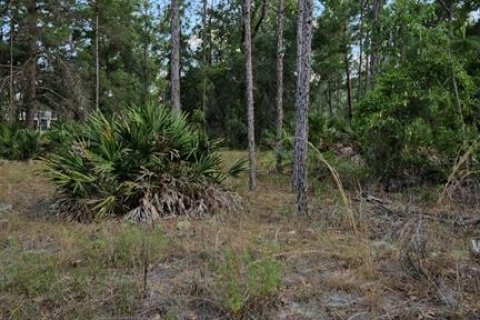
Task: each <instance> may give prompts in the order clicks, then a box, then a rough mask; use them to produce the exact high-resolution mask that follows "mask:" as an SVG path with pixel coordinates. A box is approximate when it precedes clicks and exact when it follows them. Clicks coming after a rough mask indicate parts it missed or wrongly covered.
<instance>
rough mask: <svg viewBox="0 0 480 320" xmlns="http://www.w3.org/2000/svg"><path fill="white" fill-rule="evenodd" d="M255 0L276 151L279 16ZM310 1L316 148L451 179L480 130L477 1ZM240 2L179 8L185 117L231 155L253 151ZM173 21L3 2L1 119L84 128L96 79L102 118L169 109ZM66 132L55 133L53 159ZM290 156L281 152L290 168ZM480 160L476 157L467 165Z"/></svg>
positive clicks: (267, 132) (258, 76) (24, 0)
mask: <svg viewBox="0 0 480 320" xmlns="http://www.w3.org/2000/svg"><path fill="white" fill-rule="evenodd" d="M251 2H252V10H251V11H252V12H251V15H252V17H251V20H252V22H251V23H252V26H251V27H252V52H253V74H254V79H253V80H254V88H255V90H254V101H255V137H256V140H257V143H259V145H261V146H263V147H266V148H271V147H273V146H274V145H275V143H274V142H275V141H274V140H275V136H276V133H275V131H274V130H275V121H276V119H275V116H276V109H275V103H274V101H275V95H276V86H277V83H276V82H275V81H274V79H275V76H274V75H275V72H276V70H275V65H276V61H275V59H276V56H277V52H276V51H277V48H276V44H277V39H276V34H275V32H274V31H275V30H276V29H277V18H278V16H279V12H278V10H276V9H275V8H276V5H277V1H267V0H252V1H251ZM314 3H315V8H316V9H315V11H314V21H313V25H314V37H313V42H312V52H313V60H312V77H311V81H310V84H311V88H312V89H311V92H310V96H311V108H310V141H311V142H312V143H313V144H314V145H315V146H316V147H317V148H319V149H320V150H321V151H323V152H329V153H330V154H331V156H332V157H334V158H335V157H336V158H338V156H339V152H338V150H340V149H342V148H343V147H350V148H352V149H353V150H354V151H355V152H356V153H358V155H359V156H360V157H361V161H360V162H362V165H363V163H366V165H367V167H368V170H369V172H370V177H371V178H373V179H374V180H379V181H381V182H382V183H386V184H390V183H391V182H393V181H398V180H400V181H404V182H408V184H409V185H410V184H417V183H423V182H425V181H428V182H434V183H438V182H444V181H445V180H446V179H447V177H448V176H449V175H450V173H451V169H452V167H454V164H455V161H456V159H457V158H458V157H459V155H462V154H464V153H465V152H466V151H467V150H469V148H470V147H471V146H476V145H477V144H476V140H477V137H478V136H479V133H480V132H479V128H480V120H479V119H480V118H479V117H480V116H479V115H480V109H479V105H480V89H479V88H480V77H479V75H480V62H479V61H480V3H479V2H478V1H474V0H467V1H463V0H462V1H460V0H442V1H427V0H420V1H417V0H393V1H384V0H369V1H367V0H342V1H337V0H322V1H314ZM241 5H242V1H241V0H234V1H226V0H219V1H213V2H210V1H207V0H202V1H185V0H184V1H181V13H180V15H181V20H182V28H181V29H182V37H181V54H180V60H181V61H180V62H181V102H182V109H183V110H184V111H185V112H186V113H187V114H188V117H189V119H191V120H193V122H194V123H195V126H197V127H198V128H202V129H204V130H205V131H206V132H207V133H208V134H209V135H210V136H214V137H222V138H224V140H223V141H224V145H225V146H228V147H230V148H245V147H246V145H247V125H246V122H247V121H246V120H247V119H246V112H245V98H244V94H243V93H244V89H245V88H244V87H245V74H244V73H245V72H244V66H243V63H244V59H243V56H244V55H243V45H242V44H243V40H244V35H243V27H242V23H241ZM296 11H297V1H293V0H286V1H285V12H284V14H285V32H284V38H285V39H284V48H283V51H282V53H283V55H284V88H285V90H284V99H283V100H284V106H283V107H284V113H285V117H284V122H285V123H284V127H283V128H284V130H285V133H284V135H283V136H284V138H285V141H286V140H288V139H290V138H291V137H292V136H293V128H294V127H295V126H294V120H295V119H294V104H295V88H296V67H297V66H296V26H297V16H296V15H297V12H296ZM97 17H98V25H97V19H96V18H97ZM169 18H170V8H169V5H168V1H156V0H106V1H98V2H97V1H89V2H86V1H75V0H71V1H61V2H51V1H44V0H20V1H15V2H13V1H1V0H0V24H1V25H2V29H1V30H2V32H1V34H0V66H1V68H0V74H1V80H2V81H1V85H0V96H1V98H2V99H1V102H0V118H1V119H3V120H4V121H5V122H7V121H9V122H22V121H23V120H19V119H24V117H23V116H22V112H25V111H28V110H30V109H34V110H53V111H54V114H55V115H58V116H59V117H60V120H59V121H58V122H62V123H64V122H65V121H69V120H73V121H78V120H85V119H86V118H88V115H89V114H90V113H91V112H93V111H94V110H95V101H96V96H95V95H96V92H95V89H96V87H95V80H96V75H97V72H98V77H99V79H98V80H99V92H98V95H99V96H98V100H99V106H98V107H99V109H100V110H101V111H102V112H104V114H105V115H106V117H107V118H110V117H111V116H112V115H113V114H115V113H118V112H119V108H124V107H126V106H129V105H131V104H142V103H145V102H146V101H149V100H153V101H161V102H162V103H164V104H165V105H168V100H169V99H168V97H169V85H168V80H169V78H170V66H169V60H170V51H171V48H170V44H169V39H170V35H169ZM32 26H35V27H34V28H33V27H32ZM96 42H98V47H97V46H96V45H95V44H96ZM97 58H98V70H96V59H97ZM32 64H33V68H32ZM33 93H34V94H33ZM13 115H15V116H13ZM62 125H63V124H60V126H62ZM13 126H16V125H15V124H14V125H13ZM67 131H70V130H67ZM67 131H56V132H55V133H53V134H52V135H51V140H50V141H52V142H51V144H52V145H49V147H48V148H49V150H48V151H50V150H51V149H52V148H55V147H54V146H53V145H59V144H61V143H62V141H61V140H64V138H63V134H64V133H67ZM72 131H73V130H72ZM24 133H26V131H21V132H20V133H19V135H22V134H24ZM379 137H381V139H379ZM24 138H25V135H24ZM24 138H21V139H18V140H22V139H23V140H26V139H24ZM6 140H8V139H6ZM15 140H17V139H15ZM20 143H21V142H18V144H20ZM22 144H23V143H22ZM27 144H28V143H27ZM17 150H18V148H17ZM290 151H291V149H289V146H288V144H286V146H285V150H283V154H284V156H283V159H285V160H286V161H287V163H285V166H288V160H289V157H290V159H291V155H290V153H291V152H290ZM36 153H37V152H36V151H34V152H33V153H32V155H28V154H27V155H22V156H15V157H16V158H28V157H31V156H35V154H36ZM9 154H13V153H12V152H10V153H9ZM2 157H10V156H6V155H2ZM477 159H478V150H475V151H474V152H472V155H471V157H470V159H469V161H468V166H469V167H468V170H470V171H472V172H475V171H476V169H478V168H477V167H476V166H477V165H478V161H477ZM336 160H337V159H332V161H336ZM285 166H284V167H285ZM313 168H314V169H313V171H314V172H318V170H319V168H317V167H316V166H315V165H314V166H313ZM323 169H324V168H323ZM323 169H322V168H320V172H322V170H323ZM464 169H466V168H464ZM315 175H316V176H317V177H319V178H321V177H322V175H321V174H320V175H318V174H316V173H314V175H313V176H315Z"/></svg>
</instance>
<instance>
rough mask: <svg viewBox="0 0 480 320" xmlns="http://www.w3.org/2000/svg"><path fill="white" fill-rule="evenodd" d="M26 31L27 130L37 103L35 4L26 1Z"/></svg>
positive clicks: (33, 123)
mask: <svg viewBox="0 0 480 320" xmlns="http://www.w3.org/2000/svg"><path fill="white" fill-rule="evenodd" d="M27 30H28V45H29V51H30V55H29V59H28V62H27V67H26V77H27V90H26V108H27V112H26V125H27V126H28V127H29V128H33V127H34V126H35V112H36V107H37V106H36V103H37V2H36V0H30V1H28V6H27Z"/></svg>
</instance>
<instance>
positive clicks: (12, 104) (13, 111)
mask: <svg viewBox="0 0 480 320" xmlns="http://www.w3.org/2000/svg"><path fill="white" fill-rule="evenodd" d="M9 5H10V8H9V9H10V10H9V15H10V97H9V98H10V116H9V121H10V123H11V124H14V123H15V122H16V120H17V112H16V109H15V100H14V95H15V93H14V92H13V90H14V89H13V33H14V28H15V24H14V22H13V1H10V4H9Z"/></svg>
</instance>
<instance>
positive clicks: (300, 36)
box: [292, 0, 305, 191]
mask: <svg viewBox="0 0 480 320" xmlns="http://www.w3.org/2000/svg"><path fill="white" fill-rule="evenodd" d="M304 2H305V1H304V0H298V7H297V39H296V42H297V58H296V60H297V61H296V62H297V66H296V76H297V89H296V90H297V91H296V97H295V117H296V121H297V122H296V126H297V127H298V117H299V115H298V112H299V99H300V87H301V73H302V46H303V40H304V39H303V19H304V15H303V11H304V6H305V3H304ZM294 138H295V141H294V145H295V147H294V159H295V160H294V168H293V172H292V190H293V191H297V190H298V170H297V169H296V158H297V139H298V134H297V128H296V129H295V137H294Z"/></svg>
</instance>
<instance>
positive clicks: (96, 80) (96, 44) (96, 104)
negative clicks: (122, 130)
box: [95, 0, 100, 111]
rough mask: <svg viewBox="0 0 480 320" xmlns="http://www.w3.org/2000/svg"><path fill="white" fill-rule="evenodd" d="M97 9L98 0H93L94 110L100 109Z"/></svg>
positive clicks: (98, 23)
mask: <svg viewBox="0 0 480 320" xmlns="http://www.w3.org/2000/svg"><path fill="white" fill-rule="evenodd" d="M99 16H100V14H99V10H98V0H96V1H95V110H97V111H99V110H100V52H99V51H100V50H99V43H100V41H99V35H100V31H99V27H100V22H99Z"/></svg>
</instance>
